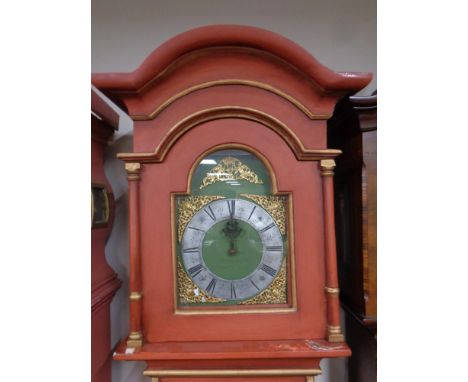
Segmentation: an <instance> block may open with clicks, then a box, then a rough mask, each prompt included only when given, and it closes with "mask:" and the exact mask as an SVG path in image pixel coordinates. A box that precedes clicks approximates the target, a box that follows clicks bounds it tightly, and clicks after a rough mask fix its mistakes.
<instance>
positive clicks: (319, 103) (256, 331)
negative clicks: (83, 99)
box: [93, 26, 371, 369]
mask: <svg viewBox="0 0 468 382" xmlns="http://www.w3.org/2000/svg"><path fill="white" fill-rule="evenodd" d="M370 79H371V76H370V75H369V74H351V73H335V72H332V71H331V70H329V69H327V68H325V67H324V66H322V65H321V64H319V63H318V62H317V60H315V59H314V58H313V57H312V56H311V55H310V54H309V53H307V52H306V51H305V50H304V49H302V48H300V47H299V46H297V45H296V44H295V43H293V42H291V41H289V40H287V39H285V38H283V37H281V36H278V35H276V34H274V33H271V32H268V31H264V30H260V29H258V28H250V27H240V26H212V27H204V28H199V29H196V30H193V31H189V32H187V33H183V34H182V35H179V36H177V37H175V38H173V39H171V40H169V41H168V42H167V43H165V44H164V45H162V46H161V47H160V48H158V49H156V50H155V51H154V52H153V53H152V54H151V55H150V56H149V57H148V58H147V59H146V60H145V61H144V62H143V64H142V65H141V66H140V67H139V68H138V69H137V70H136V71H134V72H133V73H125V74H122V73H120V74H118V73H117V74H115V73H114V74H95V75H93V83H94V84H95V85H96V86H98V87H99V88H100V89H101V90H102V91H104V92H105V93H106V94H108V95H109V96H110V97H112V98H113V99H114V100H116V101H117V102H118V103H119V104H120V105H123V106H124V107H125V108H126V110H127V111H128V113H129V114H130V116H131V117H132V118H133V119H134V121H135V125H134V147H133V148H134V150H133V151H134V152H133V153H130V154H123V155H121V156H120V157H121V158H122V159H123V160H124V161H126V162H128V163H140V164H141V167H142V169H141V174H140V180H139V190H136V189H133V188H132V190H131V192H132V193H134V192H135V193H138V199H139V211H138V213H139V214H140V215H139V216H140V218H139V226H138V227H137V226H136V225H134V226H133V227H131V228H130V235H131V236H133V237H134V240H140V244H141V245H140V246H139V250H138V251H137V250H136V249H135V248H133V249H131V252H130V257H131V264H132V268H133V269H131V270H130V272H131V273H132V274H133V276H132V277H133V278H132V279H133V280H134V282H133V286H131V288H132V290H135V291H136V290H137V289H138V285H139V283H140V282H141V291H142V293H143V299H142V300H141V303H142V330H143V339H144V342H143V346H142V347H141V348H138V349H136V350H134V353H132V354H126V351H125V349H126V345H125V343H122V344H121V346H120V347H119V349H118V350H117V353H116V355H115V358H116V359H120V360H145V361H146V362H147V363H148V367H149V368H150V369H151V368H153V369H154V368H185V369H187V368H218V369H219V368H227V367H230V368H236V367H237V368H246V367H256V368H261V367H270V368H274V367H276V368H278V367H284V368H298V367H318V365H319V362H320V359H321V358H325V357H339V356H349V354H350V352H349V349H348V348H347V346H346V344H344V343H340V344H332V343H328V342H326V341H325V340H324V339H325V338H326V336H327V324H328V325H335V324H337V325H338V324H339V312H338V311H336V312H335V311H332V313H331V314H328V317H327V296H326V294H325V291H324V288H325V286H332V287H335V286H337V277H336V263H334V262H333V260H334V259H329V258H327V261H326V253H328V257H330V256H331V257H333V256H334V255H335V252H334V247H333V246H334V227H333V197H332V194H330V192H332V187H333V186H332V183H329V182H331V179H330V180H326V178H327V177H325V180H324V182H323V179H322V177H321V174H320V169H319V160H320V159H322V158H323V159H325V158H333V157H334V156H336V155H337V154H338V153H339V151H326V150H327V143H326V123H327V119H328V118H329V117H330V115H331V114H332V112H333V108H334V106H335V104H336V102H337V100H338V99H339V98H340V97H341V96H343V95H345V94H348V93H351V92H354V91H357V90H359V89H360V88H362V87H364V86H365V85H366V84H367V83H368V82H369V81H370ZM232 144H235V145H242V146H243V147H245V148H246V149H247V150H251V151H252V152H254V153H258V154H259V155H260V156H261V157H264V158H266V161H267V162H268V164H269V166H271V168H272V170H273V172H274V173H275V175H276V181H277V189H278V191H279V192H290V193H291V195H292V200H293V221H292V223H293V226H294V232H293V237H292V238H293V241H294V256H295V262H296V272H295V283H296V287H297V311H295V312H287V313H279V312H276V313H272V312H270V313H245V314H223V315H217V314H204V315H200V314H198V315H197V314H194V315H180V314H176V312H175V308H176V307H175V306H174V302H175V300H174V284H175V280H174V268H173V261H174V258H173V255H174V254H173V243H174V238H173V237H172V226H171V195H173V194H174V193H180V192H186V191H187V182H188V178H189V174H190V171H191V169H192V168H193V167H194V166H195V165H196V164H197V159H200V155H202V153H204V152H207V151H211V150H213V149H215V148H216V147H220V146H221V145H232ZM223 147H224V146H223ZM132 182H133V181H132ZM132 182H131V183H132ZM322 187H323V189H322ZM324 190H325V193H326V195H325V199H324V194H323V192H324ZM135 197H136V196H135ZM132 198H133V196H131V200H133V199H132ZM324 200H325V203H324ZM130 205H131V206H134V204H132V203H131V204H130ZM131 208H136V207H131ZM132 214H133V212H130V215H131V216H134V215H132ZM325 217H327V220H325V221H324V218H325ZM326 230H327V232H329V236H328V237H326V236H325V231H326ZM131 240H132V239H131ZM332 247H333V249H330V248H332ZM326 248H327V249H326ZM139 258H141V273H140V269H134V267H135V265H134V264H137V263H138V261H137V259H139ZM327 264H328V267H327ZM140 275H141V280H140ZM327 280H328V281H329V282H330V283H331V285H327V283H326V281H327ZM335 284H336V285H335ZM134 287H135V288H136V289H133V288H134ZM335 305H337V304H335ZM310 340H313V341H315V343H321V344H322V345H323V346H321V347H320V346H319V347H317V346H316V347H313V346H312V347H309V348H307V349H305V350H304V349H302V350H301V349H300V346H299V344H302V345H301V346H303V345H304V344H306V343H307V341H310ZM207 341H208V343H211V344H213V345H212V346H213V347H212V349H211V351H206V352H204V350H203V349H204V346H205V345H204V344H206V343H207ZM275 341H276V342H275ZM278 341H279V342H278ZM233 344H234V345H233ZM285 344H287V346H290V348H289V351H283V350H284V349H283V350H281V349H282V348H281V346H286V345H285ZM206 346H208V345H206ZM231 346H238V348H237V349H238V350H232V349H231V348H230V347H231ZM255 346H257V348H256V349H257V350H255V354H251V353H249V348H251V347H253V348H254V349H255ZM262 346H263V347H262ZM298 346H299V348H298ZM164 347H168V348H166V350H164ZM176 349H178V350H176ZM230 349H231V350H230ZM200 352H201V353H202V355H201V356H200ZM176 354H177V356H176ZM197 355H198V356H197Z"/></svg>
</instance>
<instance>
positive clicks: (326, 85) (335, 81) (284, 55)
mask: <svg viewBox="0 0 468 382" xmlns="http://www.w3.org/2000/svg"><path fill="white" fill-rule="evenodd" d="M216 47H230V48H232V47H245V48H250V49H255V50H258V51H262V52H266V53H268V54H270V55H272V56H275V57H277V58H278V59H280V60H283V61H284V62H286V63H289V64H290V65H291V66H292V67H294V68H296V69H297V70H299V71H301V72H302V73H304V75H305V76H307V77H310V78H311V79H312V80H313V81H314V82H315V83H316V84H317V85H318V86H319V87H320V88H321V89H323V90H325V91H329V92H332V91H334V92H340V91H342V92H343V91H344V92H349V91H353V90H355V89H356V88H361V87H364V86H366V85H367V84H368V83H369V82H370V80H371V78H372V75H371V74H370V73H352V72H339V73H336V72H334V71H332V70H330V69H328V68H327V67H325V66H324V65H322V64H320V62H318V60H317V59H316V58H315V57H313V56H312V55H311V54H310V53H309V52H308V51H306V50H305V49H304V48H302V47H301V46H299V45H298V44H296V43H295V42H293V41H291V40H289V39H287V38H285V37H283V36H281V35H279V34H276V33H273V32H271V31H268V30H265V29H261V28H256V27H250V26H242V25H210V26H204V27H199V28H195V29H192V30H189V31H187V32H184V33H181V34H179V35H177V36H175V37H173V38H171V39H169V40H168V41H167V42H165V43H164V44H162V45H161V46H160V47H158V48H157V49H155V50H154V51H153V52H152V53H151V54H150V55H149V56H148V57H147V58H146V59H145V60H144V61H143V62H142V64H141V65H140V66H139V67H138V68H137V69H136V70H135V71H133V72H131V73H113V74H103V73H97V74H94V75H93V77H92V81H93V83H94V84H95V85H96V86H97V87H99V88H102V89H104V90H111V91H128V92H135V93H139V92H142V91H144V90H145V88H146V87H148V86H149V85H151V82H154V81H155V80H156V79H157V78H158V76H160V75H161V74H162V73H163V72H164V71H165V70H166V69H167V68H168V67H169V66H170V64H171V63H172V62H174V61H176V60H178V59H180V58H181V57H184V56H186V55H187V54H189V53H191V52H195V51H199V50H202V49H213V48H216Z"/></svg>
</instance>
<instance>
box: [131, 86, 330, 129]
mask: <svg viewBox="0 0 468 382" xmlns="http://www.w3.org/2000/svg"><path fill="white" fill-rule="evenodd" d="M229 85H244V86H250V87H253V88H257V89H262V90H266V91H268V92H270V93H273V94H276V95H277V96H279V97H281V98H283V99H285V100H286V101H288V102H290V103H291V104H293V105H294V106H295V107H297V108H298V109H299V110H300V111H302V112H303V113H304V114H305V115H306V116H307V117H308V118H309V119H313V120H326V119H330V117H331V114H314V113H312V112H311V111H310V110H309V109H308V108H307V107H306V106H305V105H304V104H303V103H302V102H300V101H298V100H297V99H295V98H294V97H292V96H290V95H289V94H287V93H285V92H283V91H281V90H279V89H277V88H275V87H274V86H271V85H268V84H265V83H263V82H258V81H251V80H241V79H225V80H216V81H208V82H203V83H201V84H198V85H194V86H191V87H189V88H186V89H184V90H182V91H180V92H179V93H176V94H175V95H173V96H172V97H169V98H168V99H166V100H165V101H164V102H163V103H161V104H160V105H159V106H157V107H156V108H155V109H154V110H153V111H151V112H150V113H149V114H146V115H130V118H132V119H133V120H134V121H149V120H152V119H154V118H156V116H157V115H158V114H160V113H161V112H162V111H163V110H164V109H166V108H167V107H168V106H169V105H171V104H172V103H174V102H175V101H177V100H178V99H180V98H182V97H185V96H186V95H188V94H190V93H193V92H196V91H198V90H203V89H207V88H211V87H215V86H229Z"/></svg>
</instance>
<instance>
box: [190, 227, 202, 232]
mask: <svg viewBox="0 0 468 382" xmlns="http://www.w3.org/2000/svg"><path fill="white" fill-rule="evenodd" d="M187 228H190V229H193V230H195V231H198V232H203V233H205V231H203V230H202V229H200V228H195V227H187Z"/></svg>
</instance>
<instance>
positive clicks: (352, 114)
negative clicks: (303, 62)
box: [328, 94, 377, 382]
mask: <svg viewBox="0 0 468 382" xmlns="http://www.w3.org/2000/svg"><path fill="white" fill-rule="evenodd" d="M328 142H329V144H330V145H331V146H333V147H336V148H339V149H340V150H342V151H343V154H342V155H341V156H340V157H338V158H337V169H336V175H335V206H336V208H335V218H336V232H337V254H338V269H339V279H340V288H341V293H340V297H341V301H342V305H343V307H344V308H345V309H346V311H347V313H348V314H347V318H346V322H347V324H346V332H347V337H348V341H349V344H350V346H351V349H352V351H353V356H352V357H351V359H350V360H349V376H350V381H351V382H353V381H375V378H376V373H375V367H376V339H375V337H376V335H377V95H376V94H375V95H372V96H367V97H357V96H355V97H349V98H345V99H343V100H342V101H341V102H340V103H339V104H338V105H337V107H336V110H335V113H334V116H333V118H332V119H331V120H330V121H329V129H328Z"/></svg>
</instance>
